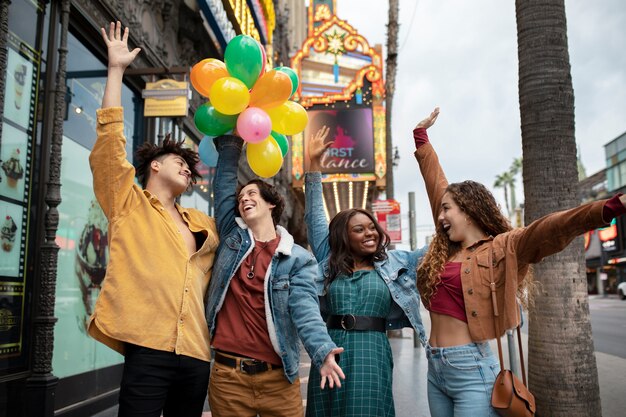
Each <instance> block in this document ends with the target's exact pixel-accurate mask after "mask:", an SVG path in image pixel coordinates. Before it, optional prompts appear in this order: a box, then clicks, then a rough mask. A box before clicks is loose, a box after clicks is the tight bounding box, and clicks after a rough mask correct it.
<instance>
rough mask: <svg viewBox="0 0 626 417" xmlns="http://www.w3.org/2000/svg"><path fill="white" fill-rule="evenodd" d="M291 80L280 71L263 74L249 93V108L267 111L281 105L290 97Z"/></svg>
mask: <svg viewBox="0 0 626 417" xmlns="http://www.w3.org/2000/svg"><path fill="white" fill-rule="evenodd" d="M291 91H292V85H291V79H290V78H289V76H288V75H287V74H285V73H284V72H281V71H276V70H270V71H268V72H266V73H265V74H263V75H262V76H261V77H260V78H259V79H258V80H257V82H256V83H255V84H254V87H252V90H251V91H250V106H251V107H260V108H262V109H269V108H272V107H277V106H280V105H281V104H283V103H284V102H285V101H287V100H288V99H289V97H290V96H291Z"/></svg>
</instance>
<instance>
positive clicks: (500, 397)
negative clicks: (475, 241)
mask: <svg viewBox="0 0 626 417" xmlns="http://www.w3.org/2000/svg"><path fill="white" fill-rule="evenodd" d="M489 279H490V281H491V282H490V288H491V302H492V304H493V316H494V318H493V324H494V327H495V330H496V340H497V341H498V357H499V358H500V373H499V374H498V376H497V377H496V382H494V384H493V391H492V393H491V406H492V407H493V408H494V409H495V410H496V413H498V415H500V416H502V417H533V416H534V415H535V396H534V395H533V394H532V393H531V392H530V391H529V390H528V384H527V383H526V369H525V368H524V352H523V350H522V335H521V332H520V325H518V326H517V329H516V330H517V342H518V347H519V356H520V364H521V368H522V379H523V382H522V381H520V380H519V378H518V377H516V376H515V375H514V374H513V372H511V370H509V369H505V368H504V361H503V358H502V342H501V341H500V338H501V337H500V332H499V331H498V315H499V313H498V302H497V301H498V300H497V298H496V283H495V281H494V279H493V261H492V253H491V251H489Z"/></svg>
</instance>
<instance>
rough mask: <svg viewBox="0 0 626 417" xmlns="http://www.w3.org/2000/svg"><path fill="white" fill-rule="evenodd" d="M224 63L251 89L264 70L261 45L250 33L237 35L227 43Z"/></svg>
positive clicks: (232, 73)
mask: <svg viewBox="0 0 626 417" xmlns="http://www.w3.org/2000/svg"><path fill="white" fill-rule="evenodd" d="M224 63H225V64H226V69H227V70H228V73H229V74H230V75H231V76H232V77H235V78H238V79H240V80H241V81H243V83H244V84H245V85H246V86H247V87H248V89H251V88H252V86H254V83H256V80H257V79H258V78H259V75H261V71H262V70H263V52H262V51H261V45H260V44H259V43H258V42H257V41H256V40H254V38H252V37H250V36H248V35H239V36H235V37H234V38H233V39H231V41H230V42H228V45H226V51H224Z"/></svg>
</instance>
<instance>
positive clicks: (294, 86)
mask: <svg viewBox="0 0 626 417" xmlns="http://www.w3.org/2000/svg"><path fill="white" fill-rule="evenodd" d="M274 69H275V70H276V71H280V72H284V73H285V74H287V75H288V76H289V78H290V79H291V95H292V96H293V93H295V92H296V90H297V89H298V83H299V82H300V80H298V74H296V72H295V71H294V70H293V69H292V68H290V67H276V68H274Z"/></svg>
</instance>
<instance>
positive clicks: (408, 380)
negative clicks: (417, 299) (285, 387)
mask: <svg viewBox="0 0 626 417" xmlns="http://www.w3.org/2000/svg"><path fill="white" fill-rule="evenodd" d="M422 319H423V320H424V326H425V327H426V330H427V334H428V330H429V329H430V322H429V320H428V313H427V312H426V311H422ZM502 340H503V345H502V349H503V353H504V356H505V361H507V363H508V349H507V344H506V341H505V340H506V338H503V339H502ZM522 340H523V343H524V352H525V356H526V357H527V352H528V348H527V347H528V335H527V334H525V333H523V332H522ZM389 342H390V343H391V349H392V351H393V358H394V371H393V378H394V380H393V395H394V399H395V405H396V416H397V417H430V412H429V411H428V399H427V397H426V373H427V371H428V365H427V362H426V355H425V354H424V349H423V348H422V347H418V348H414V347H413V333H412V330H410V329H404V330H403V337H402V338H392V339H389ZM516 342H517V341H516ZM491 345H492V346H491V348H492V349H493V351H494V352H497V349H498V347H497V345H496V342H495V341H493V342H492V343H491ZM300 358H301V366H300V382H301V386H302V397H303V398H304V405H305V406H306V387H307V383H308V379H309V378H308V375H309V369H310V366H311V365H310V360H309V358H308V356H307V355H306V353H304V351H303V352H302V354H301V356H300ZM596 361H597V365H598V374H599V381H600V398H601V401H602V415H603V416H604V417H620V416H623V415H625V414H624V410H626V395H625V393H626V359H622V358H619V357H616V356H613V355H607V354H605V353H600V352H596ZM205 409H206V410H208V406H207V407H205ZM116 415H117V407H113V408H110V409H108V410H105V411H103V412H101V413H98V414H96V415H95V416H94V417H115V416H116ZM209 416H211V413H210V412H209V411H206V412H205V413H203V417H209Z"/></svg>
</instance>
